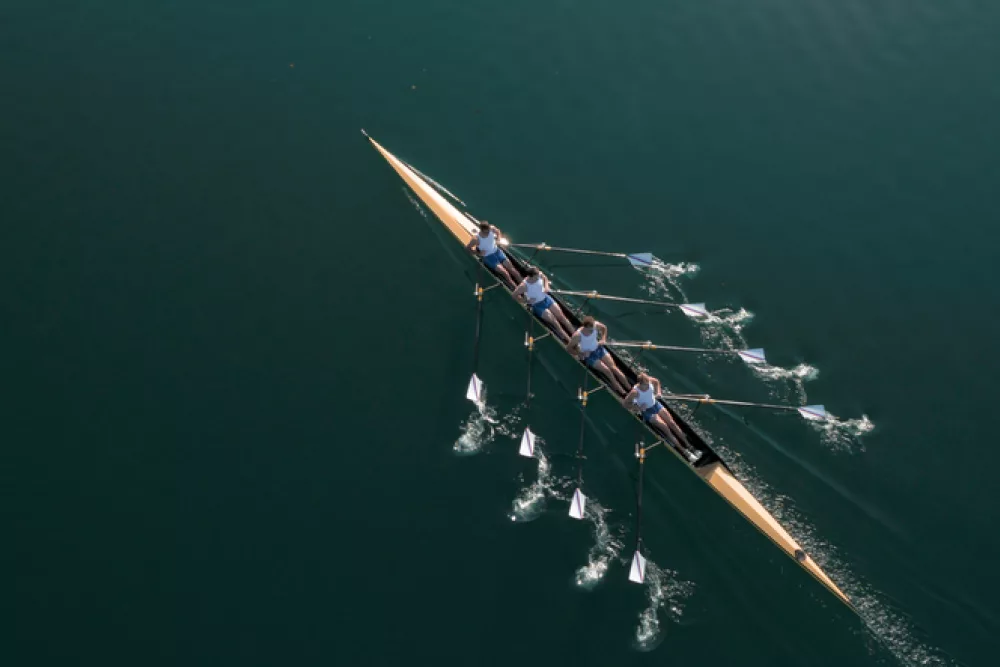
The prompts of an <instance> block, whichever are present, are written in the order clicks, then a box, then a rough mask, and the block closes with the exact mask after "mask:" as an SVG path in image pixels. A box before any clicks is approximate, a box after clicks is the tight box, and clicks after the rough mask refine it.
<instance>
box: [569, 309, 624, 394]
mask: <svg viewBox="0 0 1000 667" xmlns="http://www.w3.org/2000/svg"><path fill="white" fill-rule="evenodd" d="M582 325H583V326H581V327H580V328H579V329H577V330H576V332H574V333H573V337H572V338H570V340H569V345H567V346H566V349H567V350H569V352H570V354H573V355H575V356H576V357H577V358H578V359H579V360H580V361H582V362H583V363H585V364H587V366H589V367H590V368H592V369H594V370H595V371H597V372H599V373H601V374H602V375H604V376H605V377H606V378H607V379H608V380H609V381H610V382H611V384H612V385H613V387H614V390H615V391H616V392H617V393H618V394H626V393H628V388H627V387H628V378H626V377H625V374H624V373H622V372H621V371H620V370H618V366H616V365H615V360H614V359H613V358H612V357H611V355H610V354H608V351H607V350H606V349H604V343H606V342H607V341H608V328H607V327H606V326H604V325H603V324H601V323H600V322H598V321H597V320H595V319H594V318H593V317H591V316H590V315H587V316H586V317H585V318H583V322H582Z"/></svg>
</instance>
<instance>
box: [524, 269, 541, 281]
mask: <svg viewBox="0 0 1000 667" xmlns="http://www.w3.org/2000/svg"><path fill="white" fill-rule="evenodd" d="M525 273H526V274H527V276H528V277H529V278H531V279H533V280H536V279H537V278H538V276H540V275H542V272H541V271H539V270H538V267H537V266H529V267H528V270H527V271H525Z"/></svg>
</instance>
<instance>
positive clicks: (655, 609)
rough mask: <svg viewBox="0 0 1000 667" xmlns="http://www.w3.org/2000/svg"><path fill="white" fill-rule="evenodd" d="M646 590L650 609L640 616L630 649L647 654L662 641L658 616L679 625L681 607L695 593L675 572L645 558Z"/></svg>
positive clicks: (682, 609)
mask: <svg viewBox="0 0 1000 667" xmlns="http://www.w3.org/2000/svg"><path fill="white" fill-rule="evenodd" d="M645 586H646V596H647V600H648V601H649V605H648V606H647V607H646V608H645V609H643V610H642V611H641V612H640V613H639V622H638V624H637V625H636V628H635V637H634V644H633V645H634V647H635V649H636V650H638V651H644V652H648V651H652V650H654V649H655V648H656V647H657V646H659V645H660V643H661V642H662V641H663V638H664V634H665V633H664V630H663V626H662V624H661V616H665V618H666V620H669V621H672V622H674V623H678V622H680V619H681V616H682V615H683V613H684V604H685V602H686V600H687V599H688V598H689V597H691V595H692V594H693V593H694V584H693V583H692V582H690V581H683V580H681V579H679V578H678V577H677V572H674V571H672V570H667V569H663V568H660V567H659V566H658V565H657V564H656V563H654V562H653V561H652V560H650V559H649V558H648V555H647V559H646V583H645Z"/></svg>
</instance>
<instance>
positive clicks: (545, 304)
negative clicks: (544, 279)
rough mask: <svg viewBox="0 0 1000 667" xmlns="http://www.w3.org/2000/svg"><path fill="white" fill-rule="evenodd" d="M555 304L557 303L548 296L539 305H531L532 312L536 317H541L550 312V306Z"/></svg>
mask: <svg viewBox="0 0 1000 667" xmlns="http://www.w3.org/2000/svg"><path fill="white" fill-rule="evenodd" d="M553 303H555V301H553V300H552V297H551V296H549V295H548V294H546V295H545V298H544V299H542V300H541V301H539V302H538V303H533V304H531V312H533V313H534V314H535V317H541V316H542V313H544V312H545V311H546V310H548V309H549V306H551V305H552V304H553Z"/></svg>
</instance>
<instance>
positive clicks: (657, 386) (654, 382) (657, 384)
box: [649, 378, 663, 396]
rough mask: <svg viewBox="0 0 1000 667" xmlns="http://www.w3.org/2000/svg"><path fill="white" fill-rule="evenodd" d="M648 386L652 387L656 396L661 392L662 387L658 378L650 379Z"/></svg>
mask: <svg viewBox="0 0 1000 667" xmlns="http://www.w3.org/2000/svg"><path fill="white" fill-rule="evenodd" d="M649 384H651V385H653V392H654V393H655V394H656V395H657V396H659V395H660V394H661V393H662V392H663V387H662V386H661V385H660V380H659V379H658V378H650V379H649Z"/></svg>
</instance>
